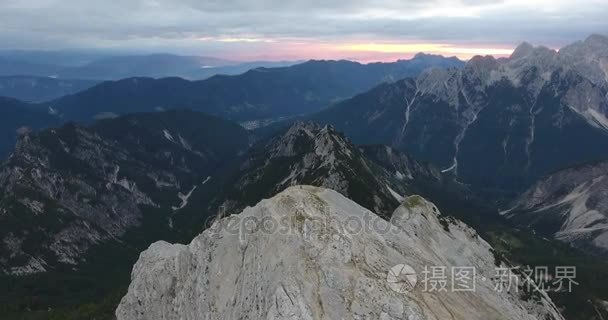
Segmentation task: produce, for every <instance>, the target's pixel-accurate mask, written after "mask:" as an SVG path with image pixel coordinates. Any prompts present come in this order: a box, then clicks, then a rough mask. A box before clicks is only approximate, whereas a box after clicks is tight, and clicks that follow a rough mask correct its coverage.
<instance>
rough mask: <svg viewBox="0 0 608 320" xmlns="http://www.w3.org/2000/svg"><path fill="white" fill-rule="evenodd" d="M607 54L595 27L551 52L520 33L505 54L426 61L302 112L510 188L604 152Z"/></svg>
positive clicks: (495, 190) (489, 187)
mask: <svg viewBox="0 0 608 320" xmlns="http://www.w3.org/2000/svg"><path fill="white" fill-rule="evenodd" d="M606 61H608V38H606V37H603V36H591V37H589V38H588V39H586V40H585V41H582V42H577V43H574V44H572V45H570V46H567V47H565V48H562V49H560V50H559V52H558V51H555V50H550V49H548V48H545V47H532V46H531V45H529V44H527V43H524V44H522V45H520V46H519V47H518V48H517V49H516V50H515V51H514V52H513V54H512V55H511V57H509V58H501V59H495V58H493V57H491V56H486V57H480V56H478V57H475V58H473V59H471V60H470V61H468V62H467V63H466V65H465V66H464V67H463V68H461V69H438V68H435V69H431V70H427V71H426V72H423V73H422V74H421V75H419V76H418V77H416V78H408V79H404V80H401V81H397V82H394V83H389V84H382V85H380V86H378V87H376V88H374V89H372V90H370V91H368V92H366V93H363V94H360V95H358V96H356V97H354V98H352V99H349V100H346V101H343V102H340V103H338V104H336V105H335V106H333V107H331V108H328V109H326V110H323V111H321V112H320V113H318V114H315V115H312V116H310V119H312V120H314V121H317V122H320V123H329V124H332V125H333V126H335V127H336V128H337V129H338V130H340V131H342V132H344V133H345V134H346V135H347V136H349V137H351V138H352V139H353V141H354V142H355V143H363V144H369V143H380V144H386V145H390V146H392V147H394V148H396V149H400V150H403V151H406V152H407V153H408V154H410V155H412V156H414V157H415V158H417V159H420V160H424V161H430V162H432V163H434V164H435V165H437V166H438V167H440V168H441V169H442V171H443V172H444V173H446V174H453V175H454V176H456V177H457V179H458V181H460V182H462V183H465V184H468V185H471V186H473V187H475V188H477V189H483V190H484V191H485V192H487V193H489V194H494V195H495V194H510V195H513V194H514V193H516V192H519V191H520V190H523V189H524V188H526V187H528V186H529V185H530V184H531V183H533V182H534V181H535V180H536V179H538V178H539V177H541V176H543V175H545V174H548V173H550V172H553V171H555V170H558V169H561V168H564V167H567V166H571V165H574V164H580V163H585V162H589V161H595V160H601V159H604V158H606V157H607V156H608V139H607V137H608V131H607V130H608V120H607V119H608V118H607V117H608V99H606V96H607V93H608V82H607V79H608V69H607V68H606V65H607V62H606ZM589 70H592V71H589ZM588 71H589V72H588ZM482 155H483V156H482Z"/></svg>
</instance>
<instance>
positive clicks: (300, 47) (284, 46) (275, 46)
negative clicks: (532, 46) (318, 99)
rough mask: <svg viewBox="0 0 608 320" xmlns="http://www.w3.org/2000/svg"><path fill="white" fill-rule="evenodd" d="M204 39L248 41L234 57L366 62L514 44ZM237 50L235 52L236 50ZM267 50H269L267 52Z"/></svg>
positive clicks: (472, 52)
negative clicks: (247, 45)
mask: <svg viewBox="0 0 608 320" xmlns="http://www.w3.org/2000/svg"><path fill="white" fill-rule="evenodd" d="M200 40H203V41H217V42H222V43H224V44H240V45H243V44H249V45H253V46H255V47H254V48H251V49H249V50H243V48H242V47H241V48H239V50H234V51H232V50H230V51H231V52H230V51H229V52H227V53H228V54H227V58H231V59H233V60H243V61H244V60H249V61H251V60H308V59H318V60H321V59H326V60H329V59H331V60H339V59H347V60H353V61H359V62H362V63H369V62H390V61H396V60H399V59H409V58H412V57H413V56H414V55H415V54H417V53H420V52H423V53H428V54H439V55H443V56H447V57H451V56H455V57H458V58H459V59H461V60H468V59H470V58H472V57H473V56H476V55H492V56H495V57H497V58H498V57H505V56H509V55H511V53H512V52H513V48H508V47H507V46H500V47H499V46H496V47H492V46H484V45H456V44H448V43H431V42H420V43H399V42H366V41H361V42H347V43H339V42H338V43H331V42H324V41H315V40H310V39H307V40H294V39H289V40H281V39H263V38H202V39H200ZM235 52H238V53H235ZM267 52H270V53H267Z"/></svg>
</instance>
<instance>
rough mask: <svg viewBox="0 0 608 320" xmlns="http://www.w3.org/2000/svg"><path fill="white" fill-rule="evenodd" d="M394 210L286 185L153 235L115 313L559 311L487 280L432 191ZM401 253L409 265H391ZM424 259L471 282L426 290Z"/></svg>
mask: <svg viewBox="0 0 608 320" xmlns="http://www.w3.org/2000/svg"><path fill="white" fill-rule="evenodd" d="M391 220H392V221H391V222H387V221H385V220H382V219H380V218H379V217H378V216H376V215H375V214H373V213H372V212H370V211H368V210H366V209H364V208H363V207H361V206H359V205H357V204H355V203H354V202H353V201H351V200H349V199H347V198H345V197H344V196H342V195H340V194H339V193H338V192H335V191H331V190H327V189H322V188H316V187H310V186H294V187H290V188H288V189H287V190H285V191H283V192H281V193H279V194H278V195H276V196H274V197H272V198H271V199H267V200H263V201H261V202H260V203H258V204H257V205H256V206H254V207H248V208H246V209H245V210H244V211H243V212H242V213H241V214H239V215H233V216H230V217H227V218H224V219H222V220H218V221H216V223H215V224H214V225H213V227H212V228H210V229H208V230H206V231H205V232H203V233H202V234H201V235H199V236H198V237H197V238H195V239H194V240H193V241H192V242H191V243H190V244H189V245H171V244H168V243H166V242H157V243H155V244H153V245H152V246H150V248H149V249H148V250H146V251H144V252H143V253H142V254H141V256H140V259H139V261H138V262H137V263H136V264H135V266H134V268H133V272H132V283H131V285H130V287H129V291H128V293H127V295H126V296H125V297H124V298H123V299H122V302H121V303H120V305H119V307H118V309H117V310H116V316H117V318H118V319H119V320H126V319H129V320H131V319H480V320H481V319H484V320H485V319H562V317H561V316H560V315H559V313H558V312H557V311H556V309H555V308H554V306H553V304H552V303H551V301H550V300H549V299H548V298H547V297H546V296H544V295H540V294H539V295H538V296H535V298H534V299H528V300H527V301H524V300H523V299H522V298H520V297H519V295H518V294H515V293H507V292H498V291H496V290H494V283H493V282H492V280H490V279H491V277H492V276H493V274H494V270H495V267H496V265H495V260H494V257H493V254H492V252H491V249H492V248H491V247H490V245H489V244H488V243H486V242H485V241H484V240H483V239H481V238H480V237H479V236H478V235H477V234H476V233H475V231H474V230H472V229H470V228H469V227H467V226H466V225H464V224H463V223H461V222H458V221H456V220H454V219H448V218H446V217H442V216H441V215H440V213H439V212H438V210H437V208H436V207H435V206H434V205H433V204H432V203H429V202H427V201H426V200H424V199H423V198H421V197H418V196H412V197H409V198H406V199H405V200H404V202H403V203H402V205H401V206H399V207H398V209H397V210H396V211H395V212H394V214H393V217H392V219H391ZM256 222H260V223H259V224H256ZM261 222H265V223H264V224H262V223H261ZM273 222H274V223H275V224H273ZM263 226H265V227H263ZM401 265H408V266H411V268H412V269H413V272H411V271H412V270H409V269H407V268H406V269H407V270H409V271H410V273H408V275H406V276H405V277H403V275H402V274H397V275H396V277H393V275H395V271H393V273H391V270H396V269H399V270H403V268H401V267H400V266H401ZM396 266H397V267H396ZM431 266H443V267H447V268H448V270H449V269H450V267H462V266H470V267H475V268H476V270H477V281H476V290H475V291H474V292H452V290H449V289H448V290H447V291H446V292H443V291H441V292H436V291H432V290H428V288H427V290H425V289H424V284H423V283H422V282H423V281H422V278H423V276H422V271H423V270H424V268H425V267H429V268H430V267H431ZM395 268H396V269H395ZM415 272H417V276H413V273H415ZM397 273H399V272H397ZM414 277H416V279H417V282H418V284H417V285H415V280H414ZM412 285H414V286H413V287H412Z"/></svg>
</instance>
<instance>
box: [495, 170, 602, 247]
mask: <svg viewBox="0 0 608 320" xmlns="http://www.w3.org/2000/svg"><path fill="white" fill-rule="evenodd" d="M607 199H608V162H606V161H602V162H597V163H591V164H586V165H582V166H575V167H571V168H567V169H564V170H560V171H558V172H555V173H553V174H551V175H549V176H547V177H545V178H543V179H541V180H540V181H538V182H537V183H536V184H534V185H533V186H532V187H530V188H529V189H528V190H527V191H526V192H524V193H523V194H522V195H521V196H519V197H518V199H516V200H515V201H514V203H513V204H512V205H511V208H510V209H508V210H505V211H504V212H503V214H504V215H505V216H506V217H508V218H510V219H512V220H514V221H516V222H518V223H519V224H521V225H525V226H528V227H531V228H533V229H535V230H536V231H537V232H539V233H542V234H543V235H545V236H550V237H554V238H556V239H558V240H561V241H564V242H567V243H570V244H572V245H573V246H575V247H578V248H580V249H583V250H585V251H587V252H591V253H595V254H600V255H604V256H607V255H608V201H607Z"/></svg>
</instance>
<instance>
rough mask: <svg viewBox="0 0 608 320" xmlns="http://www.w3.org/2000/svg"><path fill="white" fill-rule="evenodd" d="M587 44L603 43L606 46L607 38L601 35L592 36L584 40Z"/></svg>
mask: <svg viewBox="0 0 608 320" xmlns="http://www.w3.org/2000/svg"><path fill="white" fill-rule="evenodd" d="M585 42H587V43H605V44H608V36H604V35H601V34H592V35H590V36H589V37H587V39H585Z"/></svg>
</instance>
